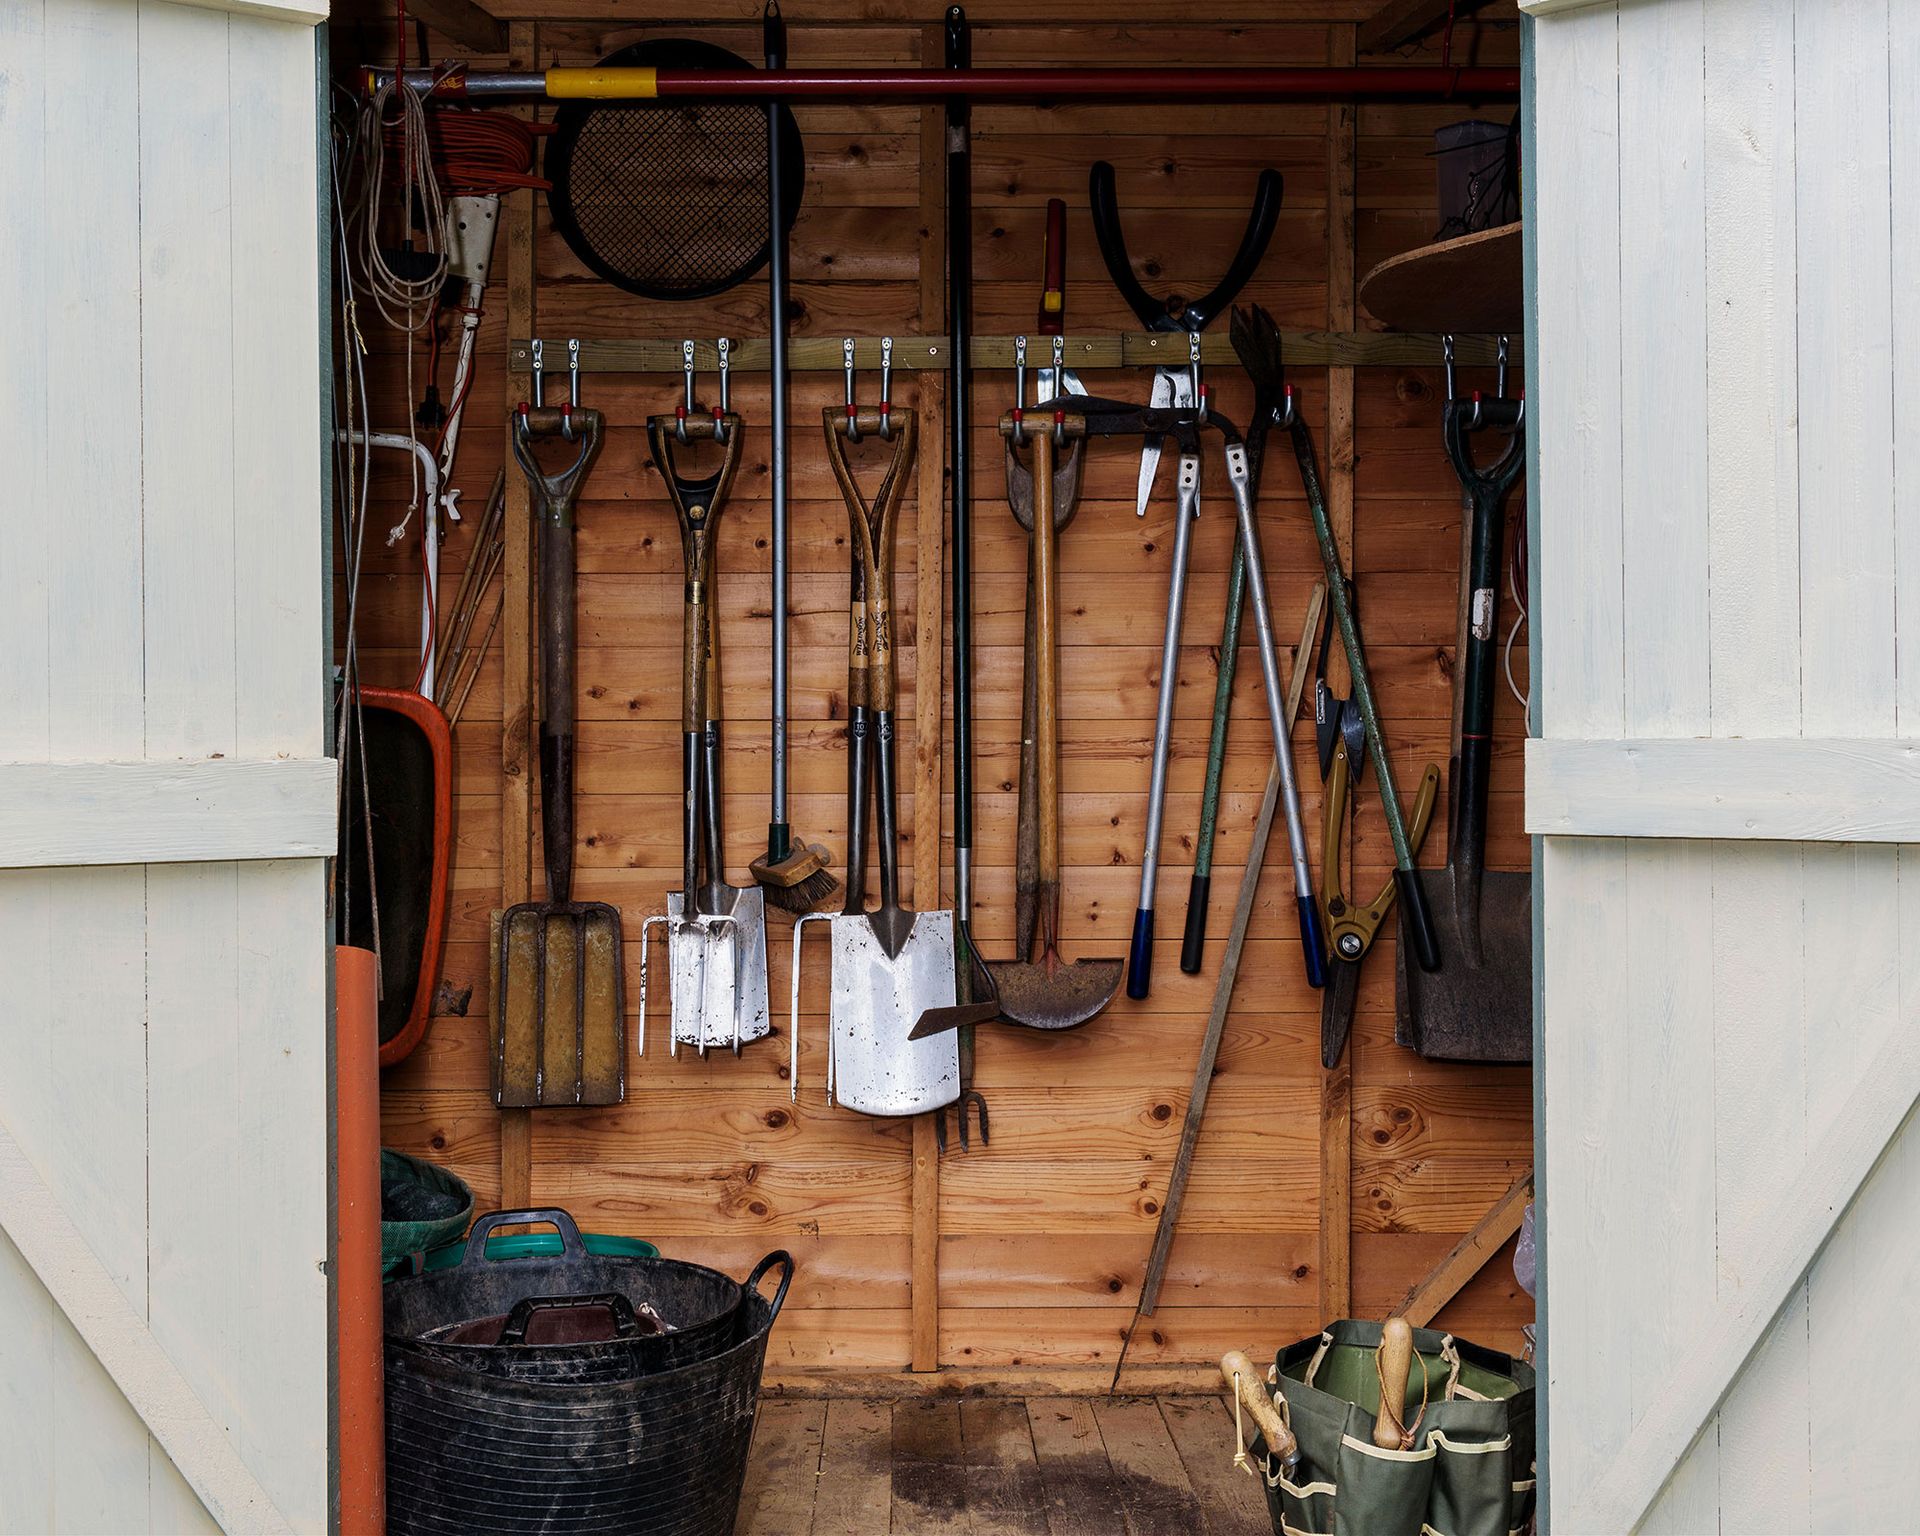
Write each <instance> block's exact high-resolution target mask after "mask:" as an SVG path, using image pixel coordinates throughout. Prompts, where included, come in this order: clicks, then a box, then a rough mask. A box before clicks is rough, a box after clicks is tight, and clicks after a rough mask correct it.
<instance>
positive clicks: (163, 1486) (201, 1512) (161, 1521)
mask: <svg viewBox="0 0 1920 1536" xmlns="http://www.w3.org/2000/svg"><path fill="white" fill-rule="evenodd" d="M147 1480H148V1486H147V1518H148V1520H149V1522H150V1523H151V1528H152V1529H153V1530H154V1531H156V1532H159V1531H165V1532H168V1533H169V1536H220V1522H219V1521H217V1520H215V1519H214V1518H213V1516H212V1515H210V1514H208V1513H207V1506H206V1505H204V1504H202V1503H201V1502H200V1496H199V1495H198V1494H197V1493H195V1492H194V1491H193V1489H192V1487H191V1486H189V1484H188V1482H187V1480H186V1479H185V1478H184V1477H182V1476H181V1475H180V1469H179V1468H178V1467H176V1466H175V1465H174V1464H173V1463H172V1462H171V1461H170V1460H168V1458H167V1454H166V1452H165V1451H163V1450H161V1449H160V1446H159V1444H158V1442H156V1443H155V1444H154V1447H153V1457H152V1462H151V1465H150V1466H149V1467H148V1469H147Z"/></svg>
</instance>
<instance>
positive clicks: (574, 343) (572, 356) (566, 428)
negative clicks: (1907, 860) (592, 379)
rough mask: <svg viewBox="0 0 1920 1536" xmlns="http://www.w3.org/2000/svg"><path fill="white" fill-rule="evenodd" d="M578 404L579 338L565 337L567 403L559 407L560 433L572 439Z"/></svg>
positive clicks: (569, 440) (570, 440) (568, 439)
mask: <svg viewBox="0 0 1920 1536" xmlns="http://www.w3.org/2000/svg"><path fill="white" fill-rule="evenodd" d="M579 406H580V338H579V337H577V336H570V337H568V338H567V403H566V404H565V405H563V406H562V407H561V408H560V435H561V436H562V437H564V438H565V439H566V440H567V441H568V442H572V441H573V413H574V412H575V411H576V410H578V409H579Z"/></svg>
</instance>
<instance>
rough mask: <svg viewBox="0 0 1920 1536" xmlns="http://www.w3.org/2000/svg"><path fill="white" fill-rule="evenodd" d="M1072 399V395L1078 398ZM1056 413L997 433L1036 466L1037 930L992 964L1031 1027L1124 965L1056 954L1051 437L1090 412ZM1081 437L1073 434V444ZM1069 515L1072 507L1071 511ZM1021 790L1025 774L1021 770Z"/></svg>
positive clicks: (1075, 1011)
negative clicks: (1036, 951)
mask: <svg viewBox="0 0 1920 1536" xmlns="http://www.w3.org/2000/svg"><path fill="white" fill-rule="evenodd" d="M1076 404H1077V402H1076ZM1053 417H1054V419H1053V422H1052V424H1051V425H1049V424H1046V423H1041V424H1037V425H1036V426H1035V427H1034V428H1033V429H1032V430H1031V431H1027V430H1026V429H1025V428H1024V427H1023V426H1022V424H1021V423H1020V422H1019V421H1017V420H1016V419H1015V418H1014V417H1013V416H1011V415H1009V416H1007V417H1006V418H1004V419H1003V420H1002V421H1001V423H1000V430H1001V433H1002V434H1003V435H1004V436H1005V437H1006V439H1007V441H1008V442H1009V443H1010V444H1016V445H1017V444H1018V442H1019V440H1020V438H1021V437H1023V436H1025V437H1027V438H1029V439H1030V441H1031V442H1032V444H1033V472H1032V475H1031V477H1030V478H1026V479H1025V484H1026V487H1027V489H1028V491H1029V492H1030V494H1031V498H1032V515H1031V523H1030V525H1029V534H1030V540H1031V542H1030V544H1029V553H1028V572H1029V575H1030V578H1031V580H1032V583H1033V613H1034V620H1035V623H1034V628H1033V632H1032V634H1031V636H1030V643H1029V646H1028V650H1027V673H1028V676H1029V678H1030V679H1031V686H1032V690H1033V701H1034V717H1033V729H1032V730H1031V731H1030V732H1028V733H1027V739H1028V740H1031V741H1032V743H1033V747H1034V772H1033V784H1034V794H1033V796H1032V802H1033V805H1034V807H1035V811H1036V817H1037V837H1036V840H1035V844H1034V847H1035V854H1036V858H1035V863H1034V865H1033V868H1032V879H1031V881H1030V882H1029V880H1028V876H1027V869H1026V867H1025V866H1024V865H1023V867H1022V868H1021V870H1020V872H1019V879H1020V884H1021V887H1022V892H1023V894H1024V892H1025V891H1026V889H1027V888H1028V887H1029V885H1030V887H1031V892H1032V895H1031V899H1030V901H1029V902H1027V903H1024V904H1023V906H1025V907H1028V908H1030V910H1031V911H1032V912H1033V914H1034V917H1035V919H1037V926H1038V928H1039V934H1040V939H1041V944H1042V948H1041V953H1040V958H1039V960H1037V961H1035V960H1034V959H1033V958H1032V953H1033V952H1032V940H1033V926H1034V924H1033V923H1031V922H1030V923H1028V924H1027V925H1026V926H1024V927H1021V926H1020V924H1019V923H1016V927H1017V928H1019V930H1020V931H1019V932H1018V933H1017V935H1016V937H1017V939H1018V940H1019V947H1018V949H1017V950H1016V952H1015V954H1014V958H1013V959H1012V960H1002V961H996V962H994V963H993V965H992V966H991V969H992V971H993V978H994V982H995V984H996V985H997V986H998V987H999V990H1000V1015H1001V1017H1002V1018H1004V1019H1006V1020H1007V1021H1008V1022H1009V1023H1013V1024H1025V1025H1027V1026H1028V1027H1029V1028H1032V1029H1072V1028H1074V1027H1075V1026H1076V1025H1080V1024H1084V1023H1086V1022H1087V1020H1088V1019H1090V1018H1092V1017H1093V1016H1094V1015H1095V1014H1097V1013H1099V1012H1100V1010H1101V1009H1103V1008H1105V1007H1106V1006H1107V1004H1108V1003H1109V1002H1111V1001H1112V1000H1113V995H1114V993H1115V992H1117V991H1118V990H1119V989H1120V982H1121V978H1122V974H1123V969H1124V968H1123V966H1122V963H1121V962H1120V961H1118V960H1076V961H1074V962H1073V963H1072V964H1068V963H1066V962H1065V961H1063V960H1062V959H1061V958H1060V951H1059V940H1060V737H1059V706H1060V687H1059V666H1058V651H1057V648H1056V647H1057V644H1058V639H1057V631H1058V625H1059V612H1060V592H1059V570H1058V561H1057V559H1056V553H1057V550H1058V538H1059V524H1058V522H1057V521H1056V518H1057V516H1058V514H1057V512H1056V509H1055V505H1054V493H1055V490H1056V488H1057V487H1058V484H1059V482H1058V481H1057V480H1056V474H1055V464H1054V450H1055V447H1056V443H1055V438H1056V436H1057V437H1059V438H1060V439H1061V440H1063V441H1064V440H1065V439H1068V438H1074V439H1084V438H1085V436H1086V433H1087V420H1086V417H1085V416H1084V415H1080V414H1078V413H1077V412H1076V414H1074V415H1073V416H1071V417H1069V416H1068V415H1067V414H1066V413H1065V411H1064V410H1061V409H1056V410H1055V411H1054V412H1053ZM1078 449H1079V443H1078V442H1077V441H1076V443H1075V449H1074V450H1072V451H1074V452H1075V454H1076V457H1077V450H1078ZM1023 478H1024V477H1022V476H1021V475H1020V473H1019V471H1018V466H1017V464H1016V465H1014V467H1013V468H1012V469H1010V471H1009V475H1008V492H1009V496H1010V499H1012V500H1013V501H1014V503H1015V506H1016V515H1018V511H1017V509H1018V507H1019V504H1020V503H1021V501H1022V500H1023V495H1022V490H1021V486H1022V479H1023ZM1077 481H1078V475H1077V471H1076V473H1074V474H1073V475H1071V476H1069V477H1068V482H1067V483H1068V486H1069V487H1070V488H1071V489H1074V490H1077ZM1069 515H1071V514H1070V513H1069ZM1021 782H1022V788H1023V790H1024V788H1025V785H1026V782H1027V775H1026V771H1025V767H1024V764H1023V767H1022V774H1021Z"/></svg>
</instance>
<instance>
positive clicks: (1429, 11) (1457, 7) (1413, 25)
mask: <svg viewBox="0 0 1920 1536" xmlns="http://www.w3.org/2000/svg"><path fill="white" fill-rule="evenodd" d="M1486 3H1487V0H1386V4H1384V5H1382V6H1381V7H1380V9H1379V10H1377V11H1375V12H1374V13H1373V15H1372V17H1371V18H1370V19H1368V20H1366V21H1363V22H1361V23H1360V51H1361V52H1362V53H1387V52H1390V51H1391V50H1392V49H1395V48H1398V47H1399V46H1400V45H1401V44H1402V43H1410V42H1412V41H1413V40H1414V39H1415V38H1416V37H1422V36H1425V35H1426V34H1427V33H1428V32H1431V31H1432V30H1433V29H1434V28H1435V27H1437V26H1439V25H1440V23H1441V22H1443V21H1445V20H1446V19H1447V13H1448V12H1449V10H1451V11H1452V13H1453V16H1454V19H1455V20H1456V21H1457V20H1459V19H1460V18H1461V17H1463V16H1466V15H1468V14H1469V13H1470V12H1472V11H1476V10H1478V9H1479V8H1480V7H1481V6H1483V5H1485V4H1486Z"/></svg>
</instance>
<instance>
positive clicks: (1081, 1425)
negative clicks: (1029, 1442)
mask: <svg viewBox="0 0 1920 1536" xmlns="http://www.w3.org/2000/svg"><path fill="white" fill-rule="evenodd" d="M1027 1426H1028V1429H1029V1430H1030V1431H1031V1433H1032V1435H1033V1449H1034V1457H1035V1460H1036V1461H1037V1462H1038V1464H1039V1467H1040V1479H1041V1483H1042V1492H1043V1494H1044V1497H1045V1500H1046V1512H1047V1531H1048V1536H1118V1533H1120V1532H1122V1531H1124V1530H1125V1529H1126V1516H1125V1515H1124V1514H1123V1513H1122V1511H1121V1507H1120V1496H1119V1493H1118V1492H1117V1491H1116V1489H1115V1488H1114V1483H1113V1465H1112V1463H1111V1462H1109V1461H1108V1460H1107V1446H1106V1442H1105V1441H1104V1440H1102V1439H1101V1437H1100V1425H1099V1423H1098V1422H1097V1421H1096V1420H1095V1419H1094V1416H1093V1402H1092V1400H1091V1399H1090V1398H1084V1397H1036V1398H1031V1399H1029V1400H1028V1402H1027Z"/></svg>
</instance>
